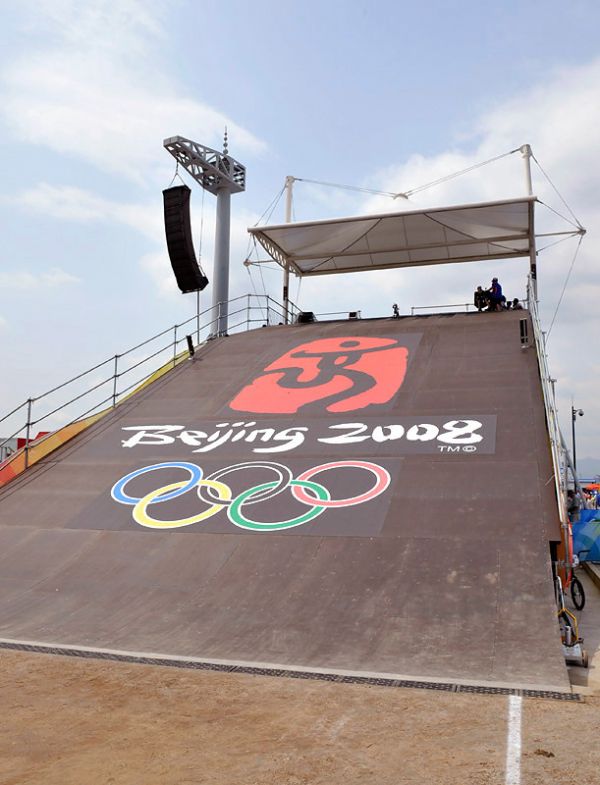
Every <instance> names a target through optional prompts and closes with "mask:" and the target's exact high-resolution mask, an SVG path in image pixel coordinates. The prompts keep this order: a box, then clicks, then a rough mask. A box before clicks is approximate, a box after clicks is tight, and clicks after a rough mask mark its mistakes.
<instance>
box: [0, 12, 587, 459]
mask: <svg viewBox="0 0 600 785" xmlns="http://www.w3.org/2000/svg"><path fill="white" fill-rule="evenodd" d="M0 9H1V12H2V25H1V26H0V42H1V44H2V45H1V46H0V161H1V168H2V173H3V177H2V181H1V185H0V202H1V205H0V206H1V208H2V209H1V211H0V216H1V225H2V243H1V245H0V295H1V296H0V417H1V416H2V413H4V412H8V411H9V410H11V409H12V408H14V407H16V406H17V405H19V404H20V403H21V402H22V401H24V400H26V399H27V398H28V397H30V396H34V397H35V396H37V395H39V394H40V393H42V392H43V391H45V390H46V389H49V388H51V387H53V386H54V385H56V384H58V383H60V382H61V381H63V380H65V379H66V378H68V377H70V376H73V375H75V374H77V373H78V372H80V371H82V370H84V369H86V368H88V367H90V366H92V365H95V364H96V363H99V362H100V361H102V360H104V359H106V358H108V357H111V356H113V355H114V354H119V353H122V352H123V351H124V350H125V349H127V348H129V347H130V346H133V345H135V344H137V343H139V342H141V341H143V340H144V339H145V338H147V337H149V336H151V335H153V334H155V333H157V332H159V331H160V330H163V329H165V328H167V327H169V326H170V325H173V324H175V323H178V322H182V321H184V320H185V319H187V318H188V317H190V316H191V315H193V313H194V312H195V297H194V296H193V295H186V296H184V295H181V294H180V293H179V290H178V289H177V287H176V284H175V280H174V277H173V274H172V271H171V267H170V264H169V260H168V256H167V251H166V245H165V239H164V226H163V217H162V194H161V191H162V189H163V188H166V187H167V186H169V184H170V183H171V182H172V180H173V177H174V174H175V162H174V160H173V159H172V158H171V156H170V155H169V154H168V153H167V152H166V151H165V150H164V149H163V146H162V141H163V139H164V138H166V137H170V136H174V135H181V136H185V137H188V138H190V139H193V140H195V141H197V142H200V143H201V144H205V145H207V146H209V147H213V148H217V149H221V147H222V141H223V131H224V127H225V126H227V129H228V135H229V150H230V153H231V155H233V156H234V157H235V158H236V159H237V160H238V161H240V162H241V163H243V164H244V165H245V166H246V168H247V188H246V191H245V192H244V193H242V194H236V195H234V196H233V197H232V234H231V288H230V293H231V296H232V297H234V296H237V295H241V294H246V293H248V292H254V291H256V292H259V293H263V292H265V291H266V292H267V293H269V294H270V295H271V296H273V297H275V298H276V299H278V300H280V299H281V286H282V280H281V278H282V276H281V271H280V269H279V268H278V267H276V266H275V265H261V266H260V267H259V266H250V267H248V266H245V265H244V260H245V259H246V258H247V256H248V253H249V244H248V234H247V227H249V226H253V225H255V224H256V223H257V222H259V221H261V220H263V218H261V216H264V213H265V210H266V208H268V206H269V205H270V204H271V203H272V201H273V199H274V198H275V197H276V196H277V194H278V193H279V192H280V190H281V188H282V186H283V184H284V180H285V177H286V175H292V176H294V177H297V178H301V179H304V180H316V181H322V182H328V183H340V184H348V185H351V186H356V187H360V188H368V189H374V190H378V191H390V192H398V191H403V192H404V191H408V190H412V189H414V188H418V187H419V186H421V185H423V184H426V183H429V182H432V181H435V180H437V179H439V178H441V177H444V176H446V175H449V174H452V173H454V172H457V171H460V170H463V169H466V168H468V167H470V166H472V165H474V164H477V163H480V162H482V161H486V160H488V159H491V158H495V157H496V156H500V155H502V154H504V153H507V152H509V151H511V150H514V149H516V148H519V147H520V146H521V145H523V144H525V143H528V144H531V146H532V149H533V152H534V155H535V157H536V159H537V161H538V162H539V164H541V167H542V168H543V170H544V172H545V173H546V174H547V175H548V176H549V178H550V180H551V183H552V184H553V185H551V183H550V182H549V181H548V180H547V179H546V177H545V176H544V174H543V172H542V171H541V170H540V169H539V168H538V167H537V165H535V164H534V167H533V186H534V192H535V193H536V195H538V196H539V197H540V198H541V199H542V200H543V201H544V203H545V204H546V205H549V206H551V207H552V208H553V209H554V210H556V211H557V212H559V213H560V214H561V215H563V216H566V217H567V218H569V219H570V220H572V218H571V214H570V213H569V212H568V208H570V210H571V211H572V212H573V213H574V215H575V216H576V217H577V219H578V220H579V221H580V222H581V224H582V225H583V226H584V227H585V228H586V229H587V235H586V236H585V238H584V239H583V241H582V243H581V246H580V248H579V251H578V253H577V255H576V257H575V261H574V262H573V259H574V255H575V251H576V248H577V245H578V240H577V238H575V239H573V238H571V239H567V240H565V241H564V242H562V243H560V244H557V245H555V246H553V247H551V248H548V249H547V250H542V251H541V252H540V255H539V259H538V282H539V296H540V313H541V318H542V326H543V329H544V330H545V331H546V333H547V348H548V355H549V361H550V368H551V373H552V375H553V377H554V378H556V380H557V381H556V387H555V389H556V398H557V404H558V407H559V412H560V416H561V422H562V428H563V432H564V434H565V437H566V438H567V441H569V442H570V432H571V417H570V411H571V405H572V403H574V405H575V407H576V408H581V409H583V410H584V412H585V414H584V416H583V417H579V418H578V419H577V455H578V458H579V457H580V458H581V459H583V458H584V457H593V458H597V459H598V470H597V471H599V472H600V404H599V403H598V395H597V391H596V381H597V379H598V378H599V370H600V359H599V358H598V352H597V350H596V341H597V336H598V334H599V328H600V317H599V316H598V315H597V314H596V311H597V310H598V309H597V308H596V303H597V302H599V301H600V296H599V295H600V277H599V275H598V272H597V266H596V265H597V259H598V258H600V241H599V239H598V235H597V231H596V226H597V225H598V218H599V215H600V189H599V188H598V182H599V180H600V133H599V132H598V128H600V43H599V41H598V36H597V30H598V29H600V6H598V4H597V3H596V2H592V0H589V1H588V0H583V1H581V2H578V1H577V0H574V1H573V2H571V3H569V4H565V3H559V2H555V0H545V2H537V1H534V0H521V1H520V2H516V0H514V1H513V0H508V1H507V2H505V3H497V4H494V6H493V7H490V6H489V4H484V3H481V2H471V1H470V0H466V1H465V2H458V3H452V4H449V3H447V2H441V0H430V2H428V3H420V4H418V3H417V4H416V3H408V2H398V0H396V1H395V2H388V0H381V1H380V2H371V3H366V2H357V1H356V0H344V2H341V1H340V2H338V1H337V0H335V1H329V2H328V1H327V0H321V1H320V2H316V1H315V0H305V2H304V3H302V4H298V3H291V2H288V0H280V1H279V2H277V3H275V2H266V0H256V1H255V2H253V3H247V2H243V1H242V0H229V2H227V3H219V2H216V1H215V0H195V1H194V0H169V1H168V2H166V0H110V2H109V1H108V0H35V2H34V0H20V2H19V3H18V4H16V3H8V2H7V0H0ZM184 179H185V176H184ZM186 181H187V183H188V185H190V186H191V187H192V189H193V193H192V220H193V224H194V235H195V241H196V249H197V250H199V251H200V252H201V264H202V266H203V267H204V268H205V269H206V272H207V274H208V277H209V278H210V277H211V273H212V263H213V259H212V255H213V239H214V238H213V234H214V216H215V204H214V201H215V200H214V198H213V197H212V196H211V195H210V194H207V195H206V196H205V198H204V200H203V199H202V193H201V189H200V188H199V187H197V186H194V184H193V182H192V181H191V180H189V178H188V179H187V180H186ZM553 186H554V187H553ZM555 188H556V189H557V190H558V193H557V192H556V190H555ZM525 194H526V190H525V180H524V175H523V161H522V159H521V157H520V155H519V154H518V153H515V154H513V155H510V156H506V157H504V158H502V159H500V160H498V161H496V162H495V163H492V164H489V165H487V166H484V167H481V168H477V169H475V170H474V171H473V172H472V173H470V174H469V175H465V176H464V177H461V178H457V179H453V180H450V181H448V182H446V183H444V184H442V185H439V186H436V187H433V188H430V189H427V190H424V191H419V192H418V193H415V194H414V195H412V196H411V198H410V200H409V201H408V202H406V201H404V200H391V199H389V198H388V197H381V196H375V195H373V194H369V193H366V192H362V191H353V190H346V189H338V188H331V187H328V186H318V185H314V184H310V183H306V182H300V181H299V182H296V183H295V185H294V218H295V220H311V219H318V218H327V217H330V216H343V215H358V214H365V213H373V212H387V211H390V212H391V211H395V210H401V209H419V208H421V207H431V206H440V205H444V204H461V203H465V202H471V201H482V200H488V199H489V200H493V199H502V198H510V197H514V196H523V195H525ZM559 194H560V195H562V198H563V199H564V200H565V201H566V203H567V205H568V207H567V206H566V205H565V204H564V203H563V201H562V200H561V197H560V196H559ZM283 211H284V206H283V199H280V200H279V202H277V204H276V207H275V209H274V211H273V213H272V214H271V216H270V221H271V222H273V223H281V222H283V220H284V212H283ZM536 227H537V228H538V229H539V230H540V231H559V230H565V229H567V228H569V225H568V224H566V223H565V222H564V221H563V220H562V218H559V217H558V216H557V215H555V214H554V213H552V212H551V211H550V210H548V209H547V208H545V207H543V206H540V207H539V209H538V215H537V217H536ZM546 244H548V242H547V241H544V240H542V239H540V241H539V242H538V248H542V247H543V246H544V245H546ZM251 250H252V249H251V248H250V251H251ZM252 258H257V257H256V254H254V256H253V257H252ZM258 258H261V259H262V258H264V253H262V254H259V255H258ZM527 271H528V261H527V260H511V261H501V262H496V263H494V264H491V263H472V264H462V265H449V266H446V267H443V268H440V269H439V271H438V270H436V274H435V277H434V278H432V275H431V271H430V270H428V269H427V268H420V269H419V268H416V269H409V270H402V271H400V270H396V271H386V272H377V273H355V274H353V275H349V276H340V277H339V278H337V279H336V280H335V285H332V284H333V279H332V278H331V277H330V276H326V277H323V278H315V279H308V280H306V281H303V282H302V283H301V284H300V282H299V281H298V279H295V278H294V277H292V281H291V297H292V299H293V300H294V301H295V302H297V303H298V305H299V306H300V307H301V308H302V309H304V310H312V311H314V312H316V313H319V312H325V311H348V310H361V312H362V314H363V316H386V315H391V305H392V303H393V302H397V303H398V304H399V305H400V310H401V312H402V313H409V312H410V308H411V306H426V305H436V304H441V303H465V302H467V301H469V300H470V299H471V297H472V292H473V289H474V287H475V285H477V284H483V285H484V286H487V285H489V282H490V280H491V277H492V275H497V276H498V277H499V278H500V280H501V282H502V284H503V286H504V289H505V293H506V294H507V295H508V296H510V297H511V298H512V297H514V296H518V297H522V296H524V293H525V285H526V275H527ZM565 283H566V287H565ZM209 300H210V294H209V290H207V295H206V296H204V295H203V303H204V304H205V305H208V303H209ZM557 305H558V306H559V307H558V310H557ZM474 362H476V358H474ZM57 422H58V420H57ZM4 425H8V423H5V424H1V423H0V434H1V435H3V436H6V435H8V434H7V433H6V432H5V431H4Z"/></svg>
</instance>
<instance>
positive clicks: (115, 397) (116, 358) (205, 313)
mask: <svg viewBox="0 0 600 785" xmlns="http://www.w3.org/2000/svg"><path fill="white" fill-rule="evenodd" d="M241 300H246V305H245V307H241V308H237V309H236V310H235V311H233V312H232V314H231V315H232V316H235V315H236V314H239V313H243V312H244V311H246V319H245V320H244V321H240V322H238V323H236V324H234V325H233V326H232V328H231V329H234V330H237V329H239V328H240V327H243V325H244V323H245V324H246V326H247V329H250V324H252V323H254V322H255V321H262V320H256V319H251V318H250V317H251V314H250V312H251V310H253V311H256V310H258V309H261V310H263V312H264V313H265V314H266V321H267V323H269V319H270V318H272V315H273V314H275V315H277V316H283V315H284V314H285V312H286V311H285V307H284V306H283V305H282V304H281V303H280V302H278V301H277V300H275V299H274V298H273V297H271V296H270V295H268V294H264V295H262V294H245V295H239V296H238V297H234V298H232V299H231V300H229V301H228V302H227V303H224V302H220V303H217V304H216V305H211V306H210V307H209V308H205V309H203V310H202V311H198V312H197V313H196V314H194V315H192V316H190V317H189V318H188V319H185V320H184V321H182V322H181V323H178V324H175V325H173V326H172V327H168V328H166V329H164V330H161V331H159V332H158V333H156V334H154V335H152V336H151V337H150V338H147V339H146V340H145V341H141V342H140V343H137V344H135V345H134V346H132V347H130V348H128V349H126V350H125V351H123V352H121V353H117V354H115V355H112V356H111V357H109V358H107V359H105V360H103V361H101V362H99V363H96V364H95V365H93V366H92V367H91V368H88V369H86V370H85V371H82V372H81V373H79V374H77V375H75V376H73V377H71V378H70V379H68V380H67V381H65V382H62V383H61V384H59V385H56V386H54V387H52V388H51V389H49V390H46V391H45V392H43V393H41V394H40V395H37V396H32V397H30V398H28V399H27V400H26V401H24V402H23V403H21V404H19V405H18V406H16V407H15V408H14V409H12V410H11V411H10V412H8V413H7V414H5V415H3V416H2V417H1V418H0V423H1V422H4V421H6V420H9V418H11V417H13V416H14V415H16V414H18V412H20V411H21V410H22V409H25V408H26V410H27V414H26V420H25V422H24V423H23V424H22V425H20V426H19V427H18V428H17V429H16V430H15V431H14V433H12V435H11V436H9V437H7V438H5V439H4V440H3V441H2V442H0V447H2V446H4V445H6V444H8V443H9V442H10V441H11V440H13V439H14V438H15V437H17V436H18V435H19V434H20V433H23V432H25V447H24V452H25V465H26V466H27V465H28V452H29V446H30V444H31V442H32V441H33V439H32V438H31V435H32V434H31V429H32V428H33V427H34V426H37V425H39V423H41V422H42V421H44V420H47V419H48V418H49V417H52V416H53V415H55V414H57V413H58V412H60V411H62V410H64V409H66V408H67V407H69V406H72V405H73V404H74V403H77V402H78V401H80V400H82V399H83V398H85V397H86V396H88V395H91V394H92V393H94V392H97V391H98V390H99V389H100V388H102V387H103V386H105V385H107V384H109V383H110V382H111V381H112V383H113V390H112V394H111V396H110V397H108V398H106V399H104V400H102V401H101V402H100V403H96V404H94V406H92V407H90V408H89V409H86V411H85V412H84V413H83V414H79V415H78V416H77V417H75V418H74V419H73V420H71V421H69V423H68V424H71V423H74V422H77V420H80V419H81V418H83V417H85V416H86V415H87V414H89V413H90V412H93V411H95V410H97V409H98V408H99V407H100V406H103V405H104V404H106V403H109V402H111V401H112V406H113V407H115V406H116V405H117V404H118V403H119V399H120V398H122V396H123V395H124V394H125V393H127V392H128V391H129V390H131V389H133V388H134V387H136V386H138V385H139V384H141V383H142V382H144V381H145V380H147V379H149V378H150V377H151V376H152V374H153V373H155V372H156V370H157V369H153V370H152V371H150V372H149V373H148V374H145V375H144V376H143V377H141V378H140V379H138V380H137V381H136V382H134V383H132V384H131V385H128V386H127V387H125V388H123V389H122V390H119V389H118V381H119V379H121V378H122V377H124V376H125V375H126V374H128V373H130V372H131V371H133V370H134V369H135V368H138V367H140V366H142V365H144V364H145V363H147V362H149V361H150V360H152V359H154V358H156V357H158V356H159V355H160V354H162V353H165V352H167V351H168V350H169V347H171V346H172V348H173V355H172V358H171V361H170V362H172V363H173V366H174V365H175V364H176V363H177V361H178V358H179V357H180V355H179V354H178V352H179V346H180V345H181V343H182V342H184V341H185V340H186V338H187V336H185V335H181V333H179V332H178V331H180V330H181V329H182V328H184V327H186V326H187V325H189V324H191V323H192V322H195V323H196V324H197V339H198V344H200V343H201V341H200V330H201V329H205V330H206V329H207V330H209V331H210V330H211V329H212V328H213V327H214V325H215V324H218V321H219V316H220V314H221V309H222V308H223V307H224V306H225V305H230V304H232V303H239V302H240V301H241ZM299 312H300V309H299V308H298V306H297V305H296V304H295V303H293V302H291V301H290V303H289V306H288V313H292V314H295V313H299ZM202 317H205V318H206V317H212V318H208V319H207V321H206V322H204V324H202V325H201V323H200V319H201V318H202ZM166 335H172V336H173V340H172V341H170V342H169V343H168V344H166V345H164V346H162V347H161V348H160V349H157V350H156V351H154V352H152V353H150V354H149V355H148V356H146V357H144V358H143V359H141V360H139V361H137V362H134V363H133V364H132V365H129V366H128V367H126V368H123V367H122V365H121V364H120V363H121V362H122V360H123V358H125V357H127V356H128V355H130V354H132V353H133V352H135V351H138V350H140V349H142V348H143V347H145V346H148V345H149V344H151V343H153V342H154V341H157V340H159V339H160V338H162V337H164V336H166ZM210 337H217V336H215V335H212V336H210ZM167 362H169V361H167ZM109 363H112V364H113V373H112V375H111V376H109V377H107V378H106V379H103V380H102V381H100V382H98V383H96V384H93V385H92V386H91V387H88V388H87V389H85V390H84V391H83V392H81V393H79V394H77V395H75V396H73V397H70V398H69V400H68V401H66V402H63V403H60V405H57V406H54V407H53V408H51V409H50V411H46V412H44V413H43V414H42V415H41V416H39V417H36V418H35V419H34V417H33V416H32V413H33V412H32V410H33V404H34V403H39V402H40V401H42V400H44V399H45V398H47V397H48V396H50V395H53V394H54V393H57V392H59V391H60V390H63V389H65V388H66V387H68V386H69V385H72V384H74V383H76V382H78V381H81V380H82V379H84V378H85V377H86V376H89V375H90V374H91V373H94V372H95V371H97V370H98V369H100V368H103V367H104V366H106V365H108V364H109Z"/></svg>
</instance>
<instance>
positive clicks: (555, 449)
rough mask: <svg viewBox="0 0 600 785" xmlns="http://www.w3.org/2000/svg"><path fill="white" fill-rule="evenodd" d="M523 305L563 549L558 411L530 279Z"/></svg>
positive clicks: (563, 491)
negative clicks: (536, 371) (534, 356)
mask: <svg viewBox="0 0 600 785" xmlns="http://www.w3.org/2000/svg"><path fill="white" fill-rule="evenodd" d="M527 304H528V308H529V313H530V314H531V323H532V326H533V338H534V341H535V346H536V353H537V358H538V366H539V371H540V380H541V385H542V397H543V400H544V409H545V413H546V423H547V426H548V436H549V438H550V454H551V457H552V471H553V479H554V487H555V490H556V504H557V507H558V516H559V520H560V527H561V530H562V533H563V541H564V543H565V546H566V545H567V543H568V537H569V518H568V515H567V493H566V487H565V484H564V482H563V477H562V472H561V460H560V456H561V449H562V443H563V439H562V434H561V431H560V425H559V422H558V411H557V409H556V404H555V401H554V393H553V391H552V389H551V382H550V379H551V378H552V377H551V376H550V368H549V365H548V355H547V353H546V341H545V337H544V333H543V331H542V328H541V322H540V318H539V313H538V306H537V300H536V297H535V288H534V287H533V283H532V279H531V276H529V277H528V281H527ZM565 557H566V559H567V560H568V559H569V549H568V547H565Z"/></svg>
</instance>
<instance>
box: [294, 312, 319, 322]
mask: <svg viewBox="0 0 600 785" xmlns="http://www.w3.org/2000/svg"><path fill="white" fill-rule="evenodd" d="M314 321H315V315H314V313H313V312H312V311H300V313H299V314H298V324H312V323H313V322H314Z"/></svg>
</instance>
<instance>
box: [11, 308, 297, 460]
mask: <svg viewBox="0 0 600 785" xmlns="http://www.w3.org/2000/svg"><path fill="white" fill-rule="evenodd" d="M222 305H223V304H222V303H219V304H218V305H217V306H211V307H210V308H207V309H206V310H204V311H201V312H198V313H196V314H194V315H193V316H191V317H190V318H189V319H186V320H185V321H184V322H181V323H180V324H174V325H173V326H172V327H168V328H167V329H166V330H162V331H161V332H159V333H156V335H153V336H152V337H151V338H148V339H147V340H145V341H142V342H141V343H138V344H136V345H135V346H132V347H131V348H129V349H126V350H125V351H123V352H121V353H119V354H115V355H113V356H111V357H108V358H107V359H106V360H103V361H102V362H99V363H97V364H96V365H93V366H92V367H91V368H88V369H87V370H85V371H82V372H81V373H79V374H77V375H76V376H73V377H72V378H71V379H68V380H67V381H65V382H62V384H59V385H57V386H55V387H53V388H52V389H50V390H46V392H43V393H41V394H40V395H35V396H31V397H29V398H27V400H26V401H23V403H21V404H19V406H16V407H15V408H14V409H12V410H11V411H10V412H8V413H7V414H5V415H4V416H2V417H0V428H1V429H2V431H4V432H5V433H6V431H7V430H9V431H11V434H10V436H7V437H5V438H3V439H0V454H1V453H2V452H6V451H7V450H6V449H5V450H4V451H2V448H3V447H4V448H7V447H9V446H12V445H13V444H14V443H15V441H16V440H17V439H21V440H22V442H23V447H22V449H23V451H24V454H25V467H27V466H28V463H29V449H30V445H31V444H32V442H34V441H35V440H36V439H37V437H38V435H39V432H40V431H41V432H44V431H53V430H56V429H57V428H59V427H64V426H66V425H71V424H72V423H75V422H77V421H79V420H82V419H83V418H85V417H88V416H91V415H93V414H95V413H98V412H100V411H103V410H104V409H107V408H114V407H115V406H117V404H118V403H119V402H120V401H122V400H123V399H124V398H125V397H127V396H128V395H129V394H131V392H132V391H133V390H135V389H136V388H137V387H139V386H140V385H141V384H143V383H144V382H145V381H147V380H148V379H150V377H152V376H153V375H154V374H156V373H157V371H158V370H159V369H161V368H165V367H166V368H168V367H169V366H170V367H175V365H177V363H178V362H180V361H181V360H182V359H185V357H187V356H188V350H187V348H186V347H187V345H188V342H187V338H188V335H189V336H190V337H191V339H192V343H195V345H196V346H199V345H200V344H202V343H203V342H204V341H206V340H210V339H211V338H216V337H219V336H218V335H217V334H216V330H217V325H218V323H219V317H220V314H221V307H222ZM227 306H228V311H229V332H230V333H234V332H242V331H244V330H250V329H252V328H253V327H255V326H256V325H257V324H261V325H263V324H264V325H273V324H282V323H283V322H284V319H285V309H284V306H283V305H282V304H281V303H279V302H277V300H274V299H273V298H272V297H270V296H269V295H259V294H246V295H241V296H240V297H236V298H234V299H232V300H230V301H229V302H228V303H227ZM289 307H290V312H291V316H292V318H293V319H295V317H297V315H298V313H299V312H300V311H299V309H298V307H297V306H296V305H294V304H293V303H290V304H289ZM203 336H204V337H203ZM194 339H195V340H194Z"/></svg>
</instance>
